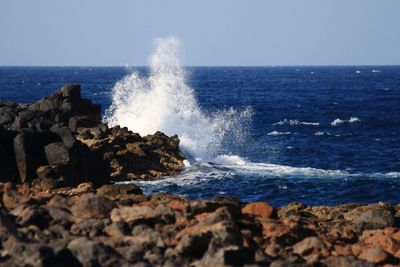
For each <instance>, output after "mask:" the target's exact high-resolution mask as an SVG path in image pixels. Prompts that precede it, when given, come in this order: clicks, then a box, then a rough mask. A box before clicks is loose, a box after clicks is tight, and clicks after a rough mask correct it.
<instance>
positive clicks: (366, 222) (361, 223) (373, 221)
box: [354, 208, 395, 231]
mask: <svg viewBox="0 0 400 267" xmlns="http://www.w3.org/2000/svg"><path fill="white" fill-rule="evenodd" d="M354 224H355V225H356V226H357V229H358V230H359V231H364V230H372V229H381V228H385V227H389V226H394V225H395V219H394V216H393V214H392V213H391V212H390V211H389V210H387V209H384V208H376V209H370V210H367V211H365V212H363V213H362V214H361V215H360V216H358V217H357V218H355V220H354Z"/></svg>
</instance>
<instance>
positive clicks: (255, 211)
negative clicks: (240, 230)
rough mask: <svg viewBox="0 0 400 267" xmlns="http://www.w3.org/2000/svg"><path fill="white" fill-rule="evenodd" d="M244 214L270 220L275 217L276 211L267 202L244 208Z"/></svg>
mask: <svg viewBox="0 0 400 267" xmlns="http://www.w3.org/2000/svg"><path fill="white" fill-rule="evenodd" d="M242 213H243V214H249V215H253V216H258V217H260V218H261V219H268V218H271V217H273V216H274V213H275V210H274V208H273V207H271V206H270V205H268V204H267V203H265V202H252V203H249V204H246V205H245V206H244V207H243V208H242Z"/></svg>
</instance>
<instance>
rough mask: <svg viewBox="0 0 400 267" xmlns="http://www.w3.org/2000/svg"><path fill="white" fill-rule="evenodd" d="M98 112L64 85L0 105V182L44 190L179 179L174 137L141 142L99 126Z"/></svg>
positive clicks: (179, 158) (180, 157) (76, 88)
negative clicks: (30, 98)
mask: <svg viewBox="0 0 400 267" xmlns="http://www.w3.org/2000/svg"><path fill="white" fill-rule="evenodd" d="M100 111H101V110H100V106H99V105H95V104H92V102H91V101H90V100H87V99H83V98H82V97H81V88H80V85H72V84H69V85H65V86H63V87H62V88H60V89H59V90H58V91H56V92H55V93H54V94H52V95H51V96H48V97H45V98H43V99H41V100H40V101H38V102H36V103H34V104H17V103H12V102H4V101H2V102H0V181H2V182H6V181H13V182H15V183H33V184H34V185H36V186H37V187H40V188H42V189H53V188H57V187H63V186H76V185H78V184H79V183H82V182H88V181H90V182H92V183H94V184H95V185H102V184H104V183H107V182H110V181H125V180H134V179H156V178H160V177H162V176H165V175H174V174H177V173H178V172H179V171H180V170H181V169H182V167H183V159H184V156H183V155H182V153H181V152H180V151H179V139H178V137H177V136H173V137H168V136H166V135H164V134H163V133H161V132H157V133H155V134H154V135H148V136H145V137H141V136H140V135H139V134H135V133H133V132H131V131H129V130H128V129H127V128H121V127H119V126H116V127H113V128H109V127H108V125H106V124H104V123H102V122H101V118H100Z"/></svg>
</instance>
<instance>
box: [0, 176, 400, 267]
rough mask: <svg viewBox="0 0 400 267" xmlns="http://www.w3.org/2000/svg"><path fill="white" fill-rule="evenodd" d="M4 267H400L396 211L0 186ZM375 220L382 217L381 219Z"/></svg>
mask: <svg viewBox="0 0 400 267" xmlns="http://www.w3.org/2000/svg"><path fill="white" fill-rule="evenodd" d="M0 196H1V198H0V199H1V202H0V266H376V265H381V266H396V265H399V264H400V228H399V226H400V225H399V214H400V207H399V206H390V205H387V204H384V203H379V204H371V205H358V204H351V205H340V206H336V207H326V206H318V207H306V206H304V205H302V204H300V203H293V204H290V205H288V206H286V207H282V208H278V209H277V208H273V207H271V206H270V205H268V204H267V203H263V202H253V203H242V202H240V201H239V200H236V199H234V198H215V199H213V200H188V199H185V198H182V197H179V196H174V195H162V194H158V195H152V196H145V195H143V194H142V192H141V190H140V189H139V188H138V187H137V186H135V185H132V184H116V185H104V186H102V187H99V188H95V186H94V185H93V184H90V183H84V184H81V185H79V186H78V187H76V188H72V187H69V188H62V189H54V190H50V191H47V192H43V191H38V190H37V188H36V187H29V186H28V185H27V184H24V185H13V184H11V183H6V184H2V185H0ZM377 216H378V217H377Z"/></svg>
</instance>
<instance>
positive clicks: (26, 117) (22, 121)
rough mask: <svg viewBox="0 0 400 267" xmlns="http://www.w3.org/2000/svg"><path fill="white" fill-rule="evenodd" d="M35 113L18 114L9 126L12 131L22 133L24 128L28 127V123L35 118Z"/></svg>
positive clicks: (28, 111)
mask: <svg viewBox="0 0 400 267" xmlns="http://www.w3.org/2000/svg"><path fill="white" fill-rule="evenodd" d="M35 116H36V112H34V111H32V110H23V111H21V112H19V113H18V115H17V116H16V117H15V120H14V122H13V124H12V126H11V129H12V130H15V131H22V130H23V129H24V128H27V127H28V122H29V121H30V120H32V119H33V118H35Z"/></svg>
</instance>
